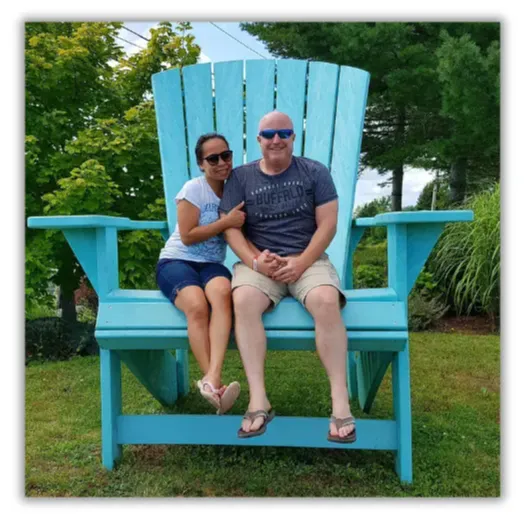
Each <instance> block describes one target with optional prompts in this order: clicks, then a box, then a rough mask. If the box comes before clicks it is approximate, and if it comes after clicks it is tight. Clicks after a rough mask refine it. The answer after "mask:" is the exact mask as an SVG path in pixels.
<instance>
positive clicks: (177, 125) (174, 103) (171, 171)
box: [152, 69, 189, 233]
mask: <svg viewBox="0 0 525 515" xmlns="http://www.w3.org/2000/svg"><path fill="white" fill-rule="evenodd" d="M152 84H153V96H154V99H155V115H156V117H157V132H158V136H159V144H160V158H161V165H162V177H163V182H164V196H165V199H166V212H167V215H168V227H169V231H170V233H172V232H173V231H174V230H175V225H176V223H177V209H176V205H175V195H177V193H178V192H179V190H180V189H181V188H182V185H183V184H184V183H185V182H186V181H187V180H188V178H189V173H188V158H187V153H186V134H185V131H184V114H183V110H182V109H183V108H182V91H181V81H180V71H179V70H177V69H173V70H168V71H165V72H161V73H156V74H155V75H153V77H152Z"/></svg>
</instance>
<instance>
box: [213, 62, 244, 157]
mask: <svg viewBox="0 0 525 515" xmlns="http://www.w3.org/2000/svg"><path fill="white" fill-rule="evenodd" d="M213 73H214V78H215V109H216V128H217V132H219V133H220V134H223V135H224V136H225V137H226V139H227V140H228V143H229V144H230V148H231V149H232V150H233V165H234V166H239V165H241V164H243V153H244V99H243V89H244V88H243V62H242V61H231V62H223V63H216V64H215V65H214V66H213Z"/></svg>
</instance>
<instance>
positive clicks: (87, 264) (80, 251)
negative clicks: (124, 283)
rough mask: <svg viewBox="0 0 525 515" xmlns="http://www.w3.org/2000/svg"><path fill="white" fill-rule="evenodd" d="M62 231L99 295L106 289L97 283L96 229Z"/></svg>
mask: <svg viewBox="0 0 525 515" xmlns="http://www.w3.org/2000/svg"><path fill="white" fill-rule="evenodd" d="M43 218H45V217H43ZM63 232H64V237H65V238H66V241H67V242H68V243H69V246H70V247H71V250H72V251H73V253H74V254H75V257H76V258H77V260H78V262H79V263H80V266H81V267H82V269H83V270H84V272H85V274H86V275H87V276H88V278H89V282H90V283H91V285H92V286H93V288H94V289H95V291H96V292H97V295H101V294H102V291H103V290H104V289H105V290H106V291H107V288H105V286H104V285H102V284H100V285H99V276H98V270H97V265H98V259H97V251H96V250H95V252H93V250H94V249H97V229H96V228H91V227H90V228H85V229H84V228H82V229H67V230H64V231H63ZM115 245H116V242H115Z"/></svg>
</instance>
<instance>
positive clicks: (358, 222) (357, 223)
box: [352, 217, 377, 227]
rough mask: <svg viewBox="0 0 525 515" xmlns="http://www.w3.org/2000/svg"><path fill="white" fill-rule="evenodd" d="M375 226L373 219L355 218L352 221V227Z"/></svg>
mask: <svg viewBox="0 0 525 515" xmlns="http://www.w3.org/2000/svg"><path fill="white" fill-rule="evenodd" d="M376 225H377V221H376V219H375V217H368V218H357V219H355V220H353V221H352V227H375V226H376Z"/></svg>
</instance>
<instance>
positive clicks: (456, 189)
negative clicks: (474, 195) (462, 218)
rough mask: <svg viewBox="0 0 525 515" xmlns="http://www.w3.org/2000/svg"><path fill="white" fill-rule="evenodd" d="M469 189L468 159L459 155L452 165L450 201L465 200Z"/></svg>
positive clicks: (455, 202) (459, 201)
mask: <svg viewBox="0 0 525 515" xmlns="http://www.w3.org/2000/svg"><path fill="white" fill-rule="evenodd" d="M466 190H467V159H466V158H464V157H458V158H457V159H456V160H455V161H454V162H453V163H452V165H451V167H450V192H449V195H450V197H449V198H450V201H451V202H452V203H453V204H459V203H461V202H463V200H464V198H465V192H466Z"/></svg>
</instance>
